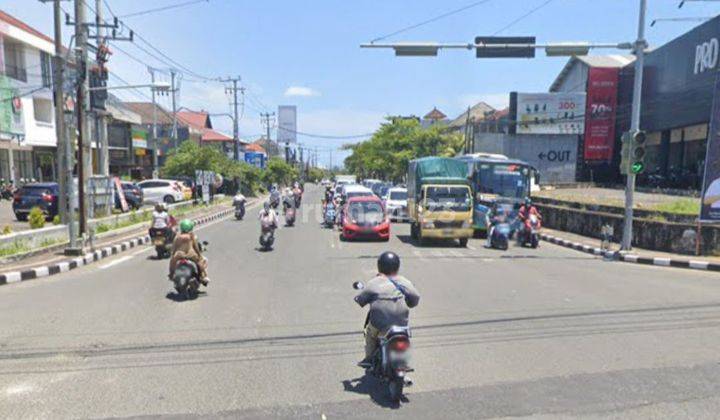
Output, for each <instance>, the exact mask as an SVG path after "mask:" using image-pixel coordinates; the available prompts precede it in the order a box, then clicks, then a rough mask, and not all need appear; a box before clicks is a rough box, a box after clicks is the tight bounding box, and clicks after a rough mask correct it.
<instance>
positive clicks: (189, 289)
mask: <svg viewBox="0 0 720 420" xmlns="http://www.w3.org/2000/svg"><path fill="white" fill-rule="evenodd" d="M207 245H208V242H207V241H204V242H202V247H203V249H207ZM199 274H200V270H199V269H198V266H197V264H195V262H194V261H192V260H188V259H181V260H180V261H178V262H177V265H176V266H175V272H174V273H173V278H172V281H173V283H174V284H175V291H176V292H177V293H178V294H179V295H181V296H183V297H184V298H185V299H194V298H196V297H197V294H198V289H199V288H200V275H199Z"/></svg>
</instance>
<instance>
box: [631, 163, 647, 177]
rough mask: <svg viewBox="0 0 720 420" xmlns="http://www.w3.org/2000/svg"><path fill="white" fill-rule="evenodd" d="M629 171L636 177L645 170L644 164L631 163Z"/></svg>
mask: <svg viewBox="0 0 720 420" xmlns="http://www.w3.org/2000/svg"><path fill="white" fill-rule="evenodd" d="M630 170H631V171H632V173H634V174H635V175H637V174H639V173H640V172H642V171H644V170H645V164H644V163H642V162H635V163H633V164H632V166H631V167H630Z"/></svg>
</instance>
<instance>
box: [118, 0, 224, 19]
mask: <svg viewBox="0 0 720 420" xmlns="http://www.w3.org/2000/svg"><path fill="white" fill-rule="evenodd" d="M106 1H107V0H106ZM209 2H210V0H190V1H186V2H183V3H178V4H170V5H167V6H162V7H156V8H154V9H147V10H143V11H140V12H134V13H128V14H127V15H122V16H120V17H121V18H129V17H136V16H143V15H147V14H150V13H157V12H163V11H165V10H170V9H178V8H180V7H185V6H190V5H192V4H197V3H209Z"/></svg>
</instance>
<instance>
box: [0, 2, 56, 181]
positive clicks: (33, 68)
mask: <svg viewBox="0 0 720 420" xmlns="http://www.w3.org/2000/svg"><path fill="white" fill-rule="evenodd" d="M53 52H54V44H53V40H52V39H51V38H50V37H48V36H46V35H44V34H42V33H41V32H39V31H37V30H36V29H34V28H32V27H30V26H29V25H27V24H25V23H24V22H22V21H20V20H18V19H16V18H14V17H13V16H10V15H8V14H7V13H5V12H3V11H2V10H0V178H2V179H5V180H12V181H14V182H20V181H22V180H26V181H29V180H32V179H35V180H38V181H53V180H55V179H56V168H55V153H56V147H57V139H56V135H55V112H54V106H53V96H52V67H51V61H52V54H53Z"/></svg>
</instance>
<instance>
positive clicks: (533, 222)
mask: <svg viewBox="0 0 720 420" xmlns="http://www.w3.org/2000/svg"><path fill="white" fill-rule="evenodd" d="M539 231H540V218H539V217H538V216H537V215H536V214H531V215H530V217H528V218H527V220H525V223H524V224H523V228H522V230H521V231H520V232H519V233H518V240H519V242H520V246H526V245H530V246H531V247H532V248H537V247H538V245H539V244H540V235H539V234H538V232H539Z"/></svg>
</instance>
